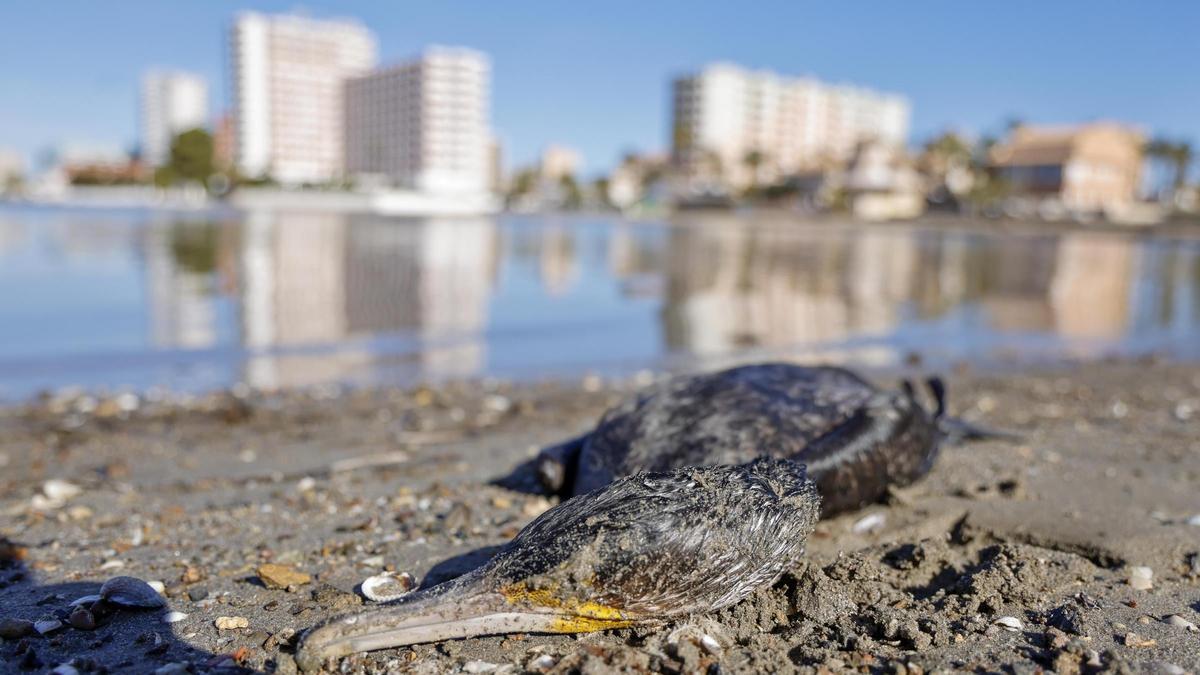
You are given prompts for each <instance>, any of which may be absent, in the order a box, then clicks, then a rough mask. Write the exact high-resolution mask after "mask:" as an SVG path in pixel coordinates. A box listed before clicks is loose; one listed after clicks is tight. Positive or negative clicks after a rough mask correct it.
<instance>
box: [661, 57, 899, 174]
mask: <svg viewBox="0 0 1200 675" xmlns="http://www.w3.org/2000/svg"><path fill="white" fill-rule="evenodd" d="M673 94H674V100H673V119H672V139H671V145H672V150H673V159H674V161H675V162H676V164H678V165H679V166H681V167H683V168H684V169H685V170H688V171H690V172H692V173H693V174H696V173H706V174H709V175H711V176H714V177H721V178H723V179H725V180H728V181H730V182H732V183H734V184H742V185H744V184H748V183H750V182H752V181H753V180H754V179H755V178H761V177H763V176H764V175H765V176H767V177H773V176H777V175H780V174H788V173H793V172H796V171H800V170H804V169H809V168H815V167H818V166H820V165H821V164H823V163H824V162H827V161H837V162H842V161H845V160H846V159H847V158H848V157H849V156H850V154H851V153H852V152H853V151H854V149H855V147H856V146H857V145H858V143H859V142H861V141H864V140H879V141H884V142H887V143H896V144H903V143H904V142H905V139H906V137H907V135H908V120H909V104H908V101H907V100H906V99H904V98H903V97H900V96H896V95H891V94H881V93H878V92H874V91H870V90H867V89H861V88H858V87H851V86H844V85H831V84H826V83H824V82H820V81H818V80H815V79H811V78H794V77H785V76H782V75H778V74H775V73H772V72H768V71H750V70H746V69H744V68H740V67H738V66H734V65H729V64H714V65H710V66H708V67H706V68H704V69H703V70H701V71H700V72H699V73H696V74H694V75H689V76H686V77H682V78H679V79H677V80H675V82H674V87H673Z"/></svg>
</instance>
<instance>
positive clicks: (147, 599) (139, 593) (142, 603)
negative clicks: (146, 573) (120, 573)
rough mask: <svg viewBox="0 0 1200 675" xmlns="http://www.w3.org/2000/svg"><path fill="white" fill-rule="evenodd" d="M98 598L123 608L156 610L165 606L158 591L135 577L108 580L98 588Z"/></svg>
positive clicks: (164, 601)
mask: <svg viewBox="0 0 1200 675" xmlns="http://www.w3.org/2000/svg"><path fill="white" fill-rule="evenodd" d="M160 585H161V583H160ZM100 597H102V598H104V599H105V600H106V601H108V602H111V603H112V604H114V605H121V606H124V607H141V608H144V609H156V608H158V607H163V606H165V605H166V604H167V602H166V600H164V599H163V596H162V594H161V593H160V592H159V591H157V590H155V588H154V587H153V586H151V585H150V584H148V583H146V582H145V581H142V580H141V579H138V578H137V577H113V578H111V579H109V580H108V581H106V582H104V585H103V586H101V587H100Z"/></svg>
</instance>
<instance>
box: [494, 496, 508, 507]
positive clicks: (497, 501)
mask: <svg viewBox="0 0 1200 675" xmlns="http://www.w3.org/2000/svg"><path fill="white" fill-rule="evenodd" d="M492 506H494V507H496V508H498V509H507V508H511V507H512V500H511V499H509V498H508V497H492Z"/></svg>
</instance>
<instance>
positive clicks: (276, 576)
mask: <svg viewBox="0 0 1200 675" xmlns="http://www.w3.org/2000/svg"><path fill="white" fill-rule="evenodd" d="M256 572H257V573H258V578H259V579H261V580H262V582H263V585H264V586H266V587H267V588H291V587H293V586H303V585H304V584H307V583H308V582H310V581H312V577H311V576H309V575H308V574H305V573H304V572H301V571H300V570H297V569H296V568H294V567H289V566H287V565H277V564H275V563H265V564H262V565H259V566H258V569H257V570H256Z"/></svg>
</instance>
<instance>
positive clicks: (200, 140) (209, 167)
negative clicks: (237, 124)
mask: <svg viewBox="0 0 1200 675" xmlns="http://www.w3.org/2000/svg"><path fill="white" fill-rule="evenodd" d="M214 172H215V168H214V166H213V140H212V136H211V135H209V133H208V132H207V131H205V130H204V129H189V130H187V131H185V132H183V133H181V134H179V135H178V136H176V137H175V138H174V139H173V140H172V141H171V155H170V159H169V160H168V161H167V165H166V166H164V167H162V168H161V169H159V170H158V171H157V172H155V175H154V182H155V183H156V184H157V185H160V186H166V185H173V184H176V183H189V182H197V183H200V184H201V185H204V184H206V182H207V181H208V178H209V176H212V175H213V173H214Z"/></svg>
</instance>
